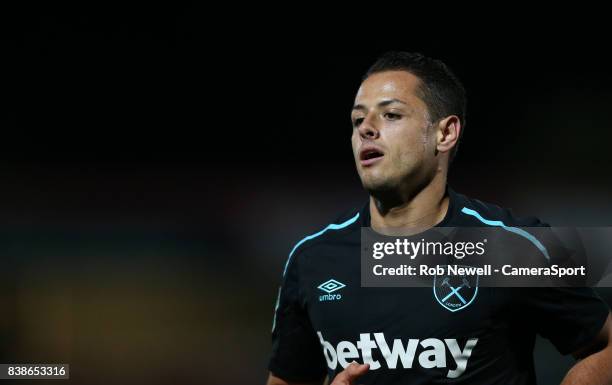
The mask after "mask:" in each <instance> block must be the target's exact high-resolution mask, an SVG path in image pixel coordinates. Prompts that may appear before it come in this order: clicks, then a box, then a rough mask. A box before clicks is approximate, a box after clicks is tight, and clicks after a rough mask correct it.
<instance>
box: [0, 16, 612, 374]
mask: <svg viewBox="0 0 612 385" xmlns="http://www.w3.org/2000/svg"><path fill="white" fill-rule="evenodd" d="M245 11H246V12H247V13H248V10H245ZM7 16H8V18H12V17H11V15H10V14H7V15H5V17H7ZM356 23H357V22H356ZM17 24H18V25H17V26H16V27H15V28H12V27H11V28H12V29H11V31H10V32H11V38H10V39H9V40H6V41H4V42H3V46H4V50H3V51H4V53H5V55H3V56H4V61H5V63H8V64H9V66H10V69H8V70H6V72H4V76H3V82H4V83H5V87H3V89H4V91H5V96H6V97H7V98H6V99H7V101H6V102H5V103H4V105H3V108H2V114H1V118H2V128H3V129H2V141H0V149H1V151H0V230H1V231H0V240H1V242H0V256H1V258H2V259H1V260H2V266H1V268H0V277H1V278H2V279H1V280H0V287H1V291H0V305H1V306H2V310H3V311H2V316H1V317H0V343H1V344H2V345H1V346H2V350H1V352H0V356H1V360H0V361H1V362H2V363H43V362H54V363H69V364H70V365H71V380H69V381H66V383H74V384H109V383H115V384H261V383H263V382H264V381H265V378H266V376H267V369H266V364H267V360H268V355H269V352H270V328H271V322H272V314H273V307H274V302H275V299H276V292H277V287H278V284H279V282H280V277H281V273H282V267H283V265H284V263H285V260H286V258H287V254H288V252H289V251H290V250H291V248H292V247H293V245H294V244H295V243H296V242H297V241H299V240H300V239H302V238H303V237H304V236H305V235H308V234H312V233H314V232H316V231H318V230H319V229H321V228H322V227H324V226H326V225H327V224H328V223H330V221H331V220H333V219H334V218H335V217H336V216H337V215H338V213H340V212H343V211H346V210H351V209H353V208H356V207H358V206H360V205H361V204H362V203H363V202H364V201H365V199H366V198H367V196H366V194H365V193H364V191H363V190H362V189H361V186H360V183H359V180H358V177H357V174H356V172H355V171H354V165H353V161H352V153H351V148H350V142H349V138H350V134H351V125H350V119H349V113H350V108H351V106H352V101H353V97H354V94H355V92H356V90H357V88H358V86H359V83H360V78H361V76H362V74H363V72H364V71H365V70H366V69H367V68H368V67H369V65H370V64H371V63H372V62H373V61H374V60H375V59H376V57H377V55H379V54H381V53H382V52H384V51H386V50H390V49H393V50H409V51H420V52H423V53H425V54H428V55H430V56H434V57H437V58H440V59H442V60H443V61H445V62H446V63H447V64H448V65H449V66H450V67H451V68H453V69H454V71H455V72H456V73H457V75H458V76H459V77H460V78H461V79H462V80H463V82H464V84H465V86H466V88H467V91H468V105H469V107H468V117H467V122H468V123H467V127H466V131H465V134H464V137H463V142H462V143H461V146H460V149H459V152H458V156H457V158H456V160H455V162H454V165H453V167H452V169H451V174H450V185H451V186H453V187H454V188H455V189H456V190H457V191H460V192H462V193H465V194H467V195H470V196H472V197H474V198H478V199H481V200H484V201H489V202H492V203H496V204H499V205H502V206H506V207H511V208H513V209H514V210H515V211H516V212H517V213H518V214H525V215H535V216H538V217H539V218H541V219H542V220H544V221H546V222H548V223H551V224H553V225H556V226H610V225H611V224H612V200H611V199H610V192H611V191H612V178H611V176H612V175H611V174H612V173H611V172H610V168H609V167H610V165H611V161H612V152H611V151H610V143H611V142H612V123H611V119H610V115H609V114H610V106H612V75H611V74H610V72H609V68H610V65H611V64H612V60H611V59H609V58H608V57H607V55H606V53H605V52H604V51H603V50H602V49H601V46H600V44H599V37H600V36H602V35H600V33H599V31H596V30H593V31H584V30H583V31H582V33H583V34H582V35H577V34H575V33H573V32H568V33H567V35H561V34H558V33H556V32H555V33H552V32H550V30H545V31H544V32H543V33H542V34H535V33H534V34H531V35H528V37H524V36H522V35H519V34H518V33H517V32H516V30H508V31H505V32H507V33H506V34H503V35H502V34H500V35H499V36H497V35H496V40H495V42H496V43H489V42H487V41H485V39H484V35H488V34H490V33H491V31H490V30H489V29H488V28H489V27H490V25H486V24H480V23H475V24H474V25H473V27H475V29H476V30H477V31H478V32H477V33H474V34H473V35H468V34H465V35H461V34H457V33H450V32H448V31H443V30H442V31H440V30H439V29H437V28H433V26H431V25H430V26H420V25H415V24H406V25H403V24H402V25H400V26H399V27H400V28H399V32H390V31H385V32H384V33H382V32H380V31H379V29H376V30H373V28H374V27H375V26H376V23H374V24H370V25H368V24H366V27H365V28H362V27H363V26H361V25H359V24H358V23H357V24H355V25H353V26H352V27H351V29H348V30H347V32H348V33H346V36H344V37H339V38H338V40H335V35H334V37H332V35H331V34H326V33H322V37H317V33H318V32H321V30H320V27H321V26H320V24H319V20H311V21H310V22H307V23H304V24H294V23H293V19H291V18H289V17H288V18H279V19H277V20H275V21H274V22H273V23H270V24H267V25H266V26H267V27H268V29H269V30H268V29H267V30H264V28H263V26H262V24H266V22H265V21H263V20H260V19H254V20H251V22H247V21H244V22H243V21H242V20H235V19H234V18H233V16H232V15H229V16H228V15H223V17H220V16H218V15H217V14H213V13H211V12H209V11H207V10H202V9H196V8H195V7H192V6H177V7H174V8H170V9H168V8H155V7H153V6H148V7H146V8H143V7H136V6H135V7H134V8H130V9H127V8H125V7H124V8H121V9H110V8H109V9H106V8H104V7H102V6H100V7H97V8H95V9H94V8H93V7H92V8H91V9H90V8H88V9H84V8H73V7H68V6H65V7H63V8H62V7H61V6H60V7H59V8H58V7H57V6H54V7H53V8H50V7H49V6H47V7H46V8H44V7H43V8H37V9H31V10H28V13H27V16H26V17H25V20H23V22H22V20H21V19H19V22H18V23H17ZM237 24H238V25H239V26H240V27H241V29H240V30H238V27H237ZM492 24H494V23H492ZM557 32H558V31H557ZM489 37H491V36H489ZM599 292H600V294H601V295H602V296H603V297H604V298H605V299H606V300H607V301H608V303H611V301H612V291H610V290H609V289H601V290H600V291H599ZM571 363H572V360H571V359H570V358H568V357H562V356H560V355H559V354H558V353H557V352H556V351H555V350H554V348H553V347H552V345H550V344H549V343H548V342H547V341H539V342H538V347H537V350H536V366H537V369H538V378H539V380H540V383H541V384H555V383H558V382H559V381H560V379H561V378H562V377H563V374H564V373H565V371H566V370H567V368H568V367H569V366H570V365H571ZM19 383H20V384H27V383H28V381H20V382H19ZM32 383H36V384H42V383H44V381H33V382H32Z"/></svg>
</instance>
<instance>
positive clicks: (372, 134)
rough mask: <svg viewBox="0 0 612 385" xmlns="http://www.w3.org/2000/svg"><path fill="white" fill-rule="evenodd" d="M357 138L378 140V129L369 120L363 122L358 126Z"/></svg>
mask: <svg viewBox="0 0 612 385" xmlns="http://www.w3.org/2000/svg"><path fill="white" fill-rule="evenodd" d="M359 136H361V139H369V140H372V139H376V138H378V129H377V128H376V127H375V126H374V124H372V122H371V118H366V119H364V120H363V122H362V123H361V125H360V126H359Z"/></svg>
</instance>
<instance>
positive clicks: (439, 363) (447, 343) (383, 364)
mask: <svg viewBox="0 0 612 385" xmlns="http://www.w3.org/2000/svg"><path fill="white" fill-rule="evenodd" d="M317 335H318V336H319V342H320V343H321V346H322V347H323V355H324V356H325V361H327V366H328V367H329V368H330V369H331V370H336V368H337V367H338V365H340V366H341V367H342V368H346V367H347V366H348V365H349V364H350V363H351V362H352V361H353V360H356V359H360V358H361V359H362V362H363V363H364V364H370V370H377V369H380V368H386V369H402V368H403V369H412V368H415V367H416V368H417V369H416V370H420V368H423V369H436V368H437V369H446V370H445V372H446V373H445V374H446V377H447V378H457V377H459V376H461V375H462V374H463V373H464V372H465V369H466V368H467V366H468V361H469V359H470V357H471V356H472V351H473V350H474V347H475V346H476V343H478V338H470V339H468V340H467V341H466V342H465V345H463V347H461V346H460V345H461V344H460V343H459V341H457V340H456V339H454V338H445V339H443V340H441V339H438V338H426V339H424V340H420V339H416V338H410V339H408V340H407V341H406V342H404V341H402V340H401V339H399V338H396V339H394V340H393V341H392V343H391V344H389V342H387V339H386V338H385V333H361V334H359V341H357V342H356V343H353V342H351V341H339V342H338V345H337V346H335V347H334V346H333V345H332V344H331V343H330V342H328V341H325V339H324V338H323V334H322V333H321V332H320V331H317ZM372 337H374V338H373V339H372ZM376 350H378V352H377V354H376V357H377V358H378V357H380V356H382V358H379V359H374V356H375V355H374V354H373V352H376ZM447 353H448V354H447ZM419 367H420V368H419Z"/></svg>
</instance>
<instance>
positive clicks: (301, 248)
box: [284, 208, 363, 273]
mask: <svg viewBox="0 0 612 385" xmlns="http://www.w3.org/2000/svg"><path fill="white" fill-rule="evenodd" d="M362 217H363V208H361V209H360V208H354V209H351V210H347V211H345V212H343V213H341V214H339V215H337V216H336V217H335V218H334V219H332V220H330V221H328V223H327V224H324V225H322V226H321V227H320V228H319V229H318V230H317V231H314V232H312V233H310V234H306V235H304V236H303V237H302V238H301V239H299V240H298V241H297V242H296V243H295V244H294V245H293V246H292V248H291V251H290V252H289V255H288V257H287V262H286V264H285V269H284V273H286V271H287V269H288V267H289V265H290V264H292V263H294V261H295V260H298V259H302V258H306V256H308V255H313V254H315V255H316V254H317V253H318V252H320V250H321V249H324V248H330V247H332V248H340V249H341V248H343V247H345V246H347V245H349V244H350V243H351V242H355V241H357V242H359V241H360V239H361V238H360V229H361V226H362V219H363V218H362Z"/></svg>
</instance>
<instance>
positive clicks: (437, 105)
mask: <svg viewBox="0 0 612 385" xmlns="http://www.w3.org/2000/svg"><path fill="white" fill-rule="evenodd" d="M397 70H399V71H406V72H410V73H411V74H413V75H415V76H416V77H418V78H419V79H420V80H421V82H422V85H421V87H419V90H418V92H419V95H418V96H419V97H420V98H421V99H423V101H424V102H425V104H426V105H427V109H428V111H429V117H430V119H431V121H432V122H435V121H436V120H438V119H442V118H444V117H446V116H449V115H457V116H458V117H459V120H460V121H461V127H462V130H461V132H460V134H459V135H460V137H459V139H461V136H462V135H463V131H464V130H463V128H464V127H465V124H466V121H465V114H466V104H467V100H466V96H465V88H463V85H462V84H461V82H460V81H459V79H458V78H457V76H455V74H454V73H453V72H452V71H451V70H450V68H448V66H446V64H444V63H443V62H442V61H440V60H437V59H433V58H430V57H427V56H425V55H423V54H420V53H413V52H396V51H391V52H387V53H384V54H383V55H382V56H380V57H379V58H378V59H377V60H376V62H375V63H374V64H373V65H372V66H371V67H370V69H368V71H367V72H366V74H365V76H364V77H363V80H365V79H367V78H368V77H369V76H370V75H372V74H375V73H378V72H385V71H397ZM458 147H459V140H458V141H457V144H456V145H455V147H454V148H453V149H452V152H451V154H450V159H451V160H452V159H453V158H454V157H455V154H456V153H457V148H458Z"/></svg>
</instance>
